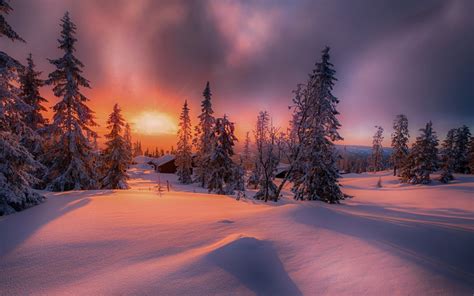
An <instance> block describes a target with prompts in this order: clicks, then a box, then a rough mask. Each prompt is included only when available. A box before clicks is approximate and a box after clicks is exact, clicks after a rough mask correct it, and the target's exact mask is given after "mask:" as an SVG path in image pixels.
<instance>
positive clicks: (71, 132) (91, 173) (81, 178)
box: [46, 12, 98, 191]
mask: <svg viewBox="0 0 474 296" xmlns="http://www.w3.org/2000/svg"><path fill="white" fill-rule="evenodd" d="M61 28H62V30H61V38H60V39H59V40H58V41H59V48H60V49H61V50H63V51H64V55H63V56H62V57H60V58H58V59H55V60H49V61H50V63H51V64H52V65H53V66H55V68H56V69H55V70H54V71H53V72H51V73H50V74H49V79H48V80H47V84H50V85H53V92H54V95H55V96H56V97H58V98H60V100H59V102H58V103H57V104H56V105H54V107H53V110H54V116H53V122H52V125H51V133H52V139H51V140H52V145H51V147H49V149H48V150H49V151H48V156H47V159H48V163H49V165H50V166H49V170H48V172H47V174H46V182H47V184H48V186H47V189H49V190H53V191H65V190H73V189H74V190H80V189H95V188H97V187H98V182H97V179H98V176H97V174H96V170H95V164H94V159H95V158H96V157H95V155H94V153H95V152H94V150H93V146H92V144H91V142H90V137H91V136H92V137H94V136H96V133H95V132H94V131H93V130H92V129H91V127H93V126H96V125H97V124H96V123H95V121H94V115H93V112H92V110H91V109H89V107H88V106H87V105H86V104H85V103H86V102H87V101H88V99H87V97H86V96H84V94H82V93H81V91H80V87H86V88H90V85H89V81H88V80H87V79H85V78H84V77H83V76H82V68H83V67H84V65H83V64H82V62H81V61H79V59H77V58H76V56H75V55H74V52H75V43H76V41H77V39H76V38H75V37H74V35H75V33H76V25H75V24H74V23H73V22H72V21H71V19H70V17H69V13H67V12H66V14H65V15H64V17H63V18H62V19H61Z"/></svg>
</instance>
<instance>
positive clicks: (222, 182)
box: [207, 116, 237, 194]
mask: <svg viewBox="0 0 474 296" xmlns="http://www.w3.org/2000/svg"><path fill="white" fill-rule="evenodd" d="M213 134H214V137H215V141H214V147H213V149H212V153H211V157H210V159H209V179H208V182H207V189H208V190H209V192H215V193H217V194H233V191H234V189H235V188H234V187H233V186H234V185H235V184H234V182H233V180H232V178H233V176H234V165H235V164H234V162H233V161H232V158H231V157H232V156H233V155H234V142H235V141H236V140H237V138H236V137H235V135H234V124H233V123H232V122H230V121H229V120H228V119H227V117H226V116H224V117H223V118H217V119H216V121H215V125H214V129H213Z"/></svg>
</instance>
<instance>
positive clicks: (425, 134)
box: [401, 121, 438, 184]
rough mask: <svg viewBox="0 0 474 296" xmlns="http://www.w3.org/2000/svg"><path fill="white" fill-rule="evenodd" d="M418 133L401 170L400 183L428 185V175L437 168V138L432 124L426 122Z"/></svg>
mask: <svg viewBox="0 0 474 296" xmlns="http://www.w3.org/2000/svg"><path fill="white" fill-rule="evenodd" d="M420 132H421V135H419V136H418V137H417V138H416V142H415V143H414V144H413V146H412V148H411V151H410V154H409V155H408V158H407V161H406V163H405V165H404V167H403V169H402V172H401V181H402V182H406V183H412V184H428V183H430V182H431V180H430V174H431V173H433V172H434V171H436V170H437V168H438V137H437V136H436V132H435V131H434V130H433V124H432V122H431V121H430V122H428V123H427V124H426V126H425V128H422V129H420Z"/></svg>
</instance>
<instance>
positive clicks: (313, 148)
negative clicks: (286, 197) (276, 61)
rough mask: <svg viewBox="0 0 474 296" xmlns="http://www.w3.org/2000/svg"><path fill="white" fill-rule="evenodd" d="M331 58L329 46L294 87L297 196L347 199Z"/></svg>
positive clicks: (293, 167) (332, 200)
mask: <svg viewBox="0 0 474 296" xmlns="http://www.w3.org/2000/svg"><path fill="white" fill-rule="evenodd" d="M329 60H330V56H329V47H326V48H325V49H324V50H323V52H322V57H321V61H320V62H318V63H316V68H315V69H314V71H313V73H312V74H311V75H310V78H309V80H308V82H307V83H306V85H299V86H298V89H297V90H296V91H295V98H294V100H293V103H294V114H293V119H292V129H293V130H292V132H291V134H292V135H291V137H290V138H291V140H290V142H292V143H294V145H293V147H291V148H290V149H289V150H290V153H291V154H292V157H291V158H292V159H291V162H292V163H291V164H290V169H289V172H290V176H291V179H292V181H293V188H292V191H293V192H294V194H295V199H300V200H303V199H306V200H322V201H326V202H329V203H337V202H338V201H339V200H341V199H344V194H343V193H342V191H341V189H340V187H339V183H338V177H339V173H338V170H337V167H336V162H337V155H336V153H335V149H334V144H333V142H334V141H337V140H341V139H342V137H341V136H340V135H339V132H338V129H339V128H340V126H341V125H340V123H339V121H338V119H337V117H336V116H337V115H338V114H339V112H338V111H337V110H336V106H337V104H338V103H339V100H338V99H337V98H336V97H335V96H334V95H333V94H332V89H333V86H334V81H336V78H335V77H334V75H335V70H334V69H333V65H332V64H331V62H330V61H329ZM283 184H284V183H283V182H282V184H281V185H280V186H279V190H281V188H282V185H283Z"/></svg>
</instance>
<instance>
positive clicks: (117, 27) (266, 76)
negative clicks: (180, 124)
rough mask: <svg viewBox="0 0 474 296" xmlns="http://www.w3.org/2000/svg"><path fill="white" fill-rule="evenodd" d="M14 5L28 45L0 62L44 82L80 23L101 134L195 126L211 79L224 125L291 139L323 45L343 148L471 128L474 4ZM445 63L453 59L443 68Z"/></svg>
mask: <svg viewBox="0 0 474 296" xmlns="http://www.w3.org/2000/svg"><path fill="white" fill-rule="evenodd" d="M11 5H12V7H13V11H12V13H11V14H10V15H8V17H7V18H8V21H9V22H10V24H11V25H12V26H13V28H15V30H16V31H17V32H18V33H19V34H20V35H21V36H22V37H23V38H24V39H25V40H26V41H27V42H26V43H18V42H15V43H12V42H3V43H2V48H1V50H2V51H5V52H7V53H9V54H11V55H12V56H14V57H15V58H17V59H19V60H20V61H24V60H25V58H26V56H27V55H28V53H30V52H31V53H32V54H33V58H34V60H35V63H36V64H37V69H38V70H40V71H43V75H42V77H43V78H46V77H47V74H48V73H50V72H51V71H52V70H53V68H52V66H51V64H50V63H49V62H48V60H47V59H48V58H57V57H59V56H60V55H61V54H62V53H61V51H60V50H59V49H58V48H57V45H58V44H57V38H58V37H59V31H60V28H59V20H60V18H61V17H62V16H63V15H64V13H65V11H66V10H68V11H69V12H70V15H71V18H72V20H73V21H74V22H75V23H76V25H77V39H78V42H77V46H76V48H77V52H76V54H77V57H78V58H79V59H80V60H81V61H82V62H83V63H84V65H85V68H84V76H85V77H86V78H87V79H89V80H90V82H91V85H92V89H91V90H83V91H84V93H85V94H86V95H87V96H88V98H89V99H90V102H89V106H90V107H91V108H92V109H93V110H94V111H95V112H96V117H97V122H98V123H99V124H100V127H99V128H98V129H97V131H98V132H99V134H104V132H105V121H106V119H107V116H108V114H109V113H110V112H111V110H112V107H113V105H114V104H115V103H118V104H119V105H120V106H121V107H122V110H123V113H124V116H125V118H126V119H127V120H128V121H133V120H135V119H136V117H138V116H139V115H140V114H142V113H144V112H148V113H160V114H165V116H167V117H168V119H171V120H175V122H176V121H177V118H178V116H179V113H180V109H181V106H182V104H183V102H184V100H188V103H189V107H190V109H191V115H192V118H191V119H192V124H196V123H197V118H196V116H197V115H198V113H199V109H200V101H201V100H202V90H203V88H204V86H205V83H206V81H210V82H211V89H212V92H213V106H214V110H215V115H216V117H219V116H222V115H223V114H224V113H226V114H227V115H228V116H229V117H230V119H231V120H232V121H234V122H235V123H236V132H237V136H238V137H239V138H240V139H242V140H243V136H244V135H245V132H247V131H250V130H252V128H253V125H254V122H255V118H256V116H257V114H258V112H259V111H261V110H267V111H269V112H270V114H271V115H272V117H273V122H274V124H275V125H276V126H281V127H283V128H284V127H285V126H286V125H287V122H288V119H289V117H290V112H291V111H290V110H288V105H290V104H291V98H292V93H291V91H292V90H293V89H295V87H296V85H297V83H302V82H305V80H306V79H307V75H308V73H310V72H311V70H312V69H313V67H314V63H315V62H316V61H317V60H318V59H319V57H320V51H321V49H322V48H324V46H326V45H330V46H331V48H332V49H331V60H332V62H333V64H334V66H335V69H336V71H337V73H336V76H337V78H338V81H337V83H336V85H335V88H334V93H335V95H336V96H337V97H339V99H340V104H339V107H338V109H339V111H340V113H341V114H340V116H339V118H340V121H341V124H342V129H341V135H342V136H343V137H344V139H345V140H344V141H341V142H340V144H354V145H370V144H371V141H372V135H373V134H374V132H375V128H374V126H375V125H381V126H383V127H384V128H385V141H384V145H385V146H389V145H390V133H391V126H392V120H393V118H394V117H395V116H396V115H397V114H400V113H404V114H406V115H407V116H408V119H409V122H410V131H411V135H412V139H414V138H415V136H416V135H417V134H418V129H419V128H420V127H422V126H423V125H424V124H425V123H426V122H427V121H428V120H433V122H434V127H435V129H436V130H437V131H438V134H439V135H440V138H442V137H444V135H445V133H446V131H447V130H448V129H450V128H453V127H457V126H460V125H461V124H467V125H468V126H470V127H472V126H473V123H474V121H473V120H474V117H473V116H472V112H470V110H472V102H473V101H472V83H471V81H470V80H469V77H471V76H472V75H469V74H466V73H470V72H469V71H471V70H472V68H473V67H472V65H473V64H474V60H473V59H474V58H472V49H473V48H474V42H470V41H469V40H470V39H469V40H468V38H467V37H469V36H471V37H472V34H466V33H465V32H464V31H466V30H469V28H470V27H469V26H467V25H469V24H472V17H471V16H470V14H469V11H471V10H470V9H469V7H464V6H469V5H470V4H469V1H466V2H465V3H460V2H452V3H447V4H446V5H445V6H443V7H437V6H436V7H429V6H430V5H425V4H423V3H418V4H410V5H406V6H405V5H401V6H399V4H398V2H387V3H385V4H380V5H376V6H374V5H372V4H370V3H366V4H364V3H362V2H358V1H353V2H351V1H349V2H344V3H342V2H338V1H306V2H305V1H302V2H299V3H292V2H291V3H290V2H284V1H283V2H281V1H273V2H272V1H269V2H268V1H255V2H251V1H214V0H203V1H187V0H175V1H153V0H136V1H127V0H113V1H112V0H103V1H93V0H81V1H75V0H44V1H29V0H17V1H12V3H11ZM366 5H367V6H366ZM367 8H370V9H367ZM32 11H34V12H35V13H31V12H32ZM433 11H436V13H432V12H433ZM368 12H370V13H368ZM428 12H429V13H428ZM414 19H416V20H417V21H413V20H414ZM327 28H330V30H328V29H327ZM466 36H467V37H466ZM471 37H469V38H471ZM471 39H472V38H471ZM448 52H454V54H452V56H450V57H449V58H447V57H446V56H445V53H448ZM439 73H446V75H444V76H443V75H439ZM458 73H461V74H462V75H457V74H458ZM463 73H464V74H463ZM447 77H448V78H449V79H447ZM42 93H43V94H44V96H45V97H46V98H48V99H49V100H50V103H49V106H52V105H53V104H54V103H55V102H56V101H57V98H55V97H54V96H52V94H51V90H50V87H44V88H43V89H42ZM448 100H449V103H446V102H447V101H448ZM49 115H50V114H49ZM151 126H153V125H151ZM133 136H134V138H135V139H138V140H141V141H142V142H143V144H144V146H146V147H149V148H154V147H156V146H157V147H160V148H163V149H165V150H166V149H169V147H170V146H171V145H174V144H175V142H176V138H175V135H174V134H170V133H169V132H168V133H166V134H157V135H145V134H143V133H142V132H140V131H135V133H134V135H133ZM241 142H242V141H241Z"/></svg>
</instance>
